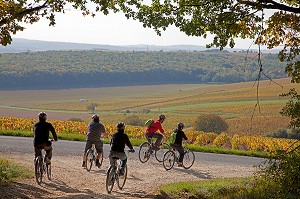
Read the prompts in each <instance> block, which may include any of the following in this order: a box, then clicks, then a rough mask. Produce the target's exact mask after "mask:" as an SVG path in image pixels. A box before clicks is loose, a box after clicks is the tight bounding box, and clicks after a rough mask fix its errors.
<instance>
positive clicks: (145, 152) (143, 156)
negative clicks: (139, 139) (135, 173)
mask: <svg viewBox="0 0 300 199" xmlns="http://www.w3.org/2000/svg"><path fill="white" fill-rule="evenodd" d="M150 155H151V149H150V144H149V143H148V142H144V143H142V144H141V145H140V150H139V159H140V161H141V162H142V163H145V162H147V161H148V160H149V158H150Z"/></svg>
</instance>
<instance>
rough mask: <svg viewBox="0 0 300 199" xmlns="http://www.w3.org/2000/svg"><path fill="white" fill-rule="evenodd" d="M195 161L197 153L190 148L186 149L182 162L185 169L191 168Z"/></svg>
mask: <svg viewBox="0 0 300 199" xmlns="http://www.w3.org/2000/svg"><path fill="white" fill-rule="evenodd" d="M194 162H195V154H194V152H193V151H190V150H186V151H185V152H184V157H183V162H182V164H183V165H182V166H183V168H185V169H189V168H191V166H193V164H194Z"/></svg>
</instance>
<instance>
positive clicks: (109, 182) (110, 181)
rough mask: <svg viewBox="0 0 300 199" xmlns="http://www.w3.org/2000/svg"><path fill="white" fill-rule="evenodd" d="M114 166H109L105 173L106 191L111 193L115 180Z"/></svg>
mask: <svg viewBox="0 0 300 199" xmlns="http://www.w3.org/2000/svg"><path fill="white" fill-rule="evenodd" d="M116 170H117V169H116V168H114V166H110V167H109V169H108V171H107V174H106V191H107V193H111V191H112V189H113V187H114V184H115V180H116Z"/></svg>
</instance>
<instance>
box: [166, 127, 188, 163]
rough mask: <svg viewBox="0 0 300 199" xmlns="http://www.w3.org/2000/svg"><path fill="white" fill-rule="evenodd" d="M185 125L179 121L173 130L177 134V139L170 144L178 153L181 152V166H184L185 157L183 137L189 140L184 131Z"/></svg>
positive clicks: (179, 161)
mask: <svg viewBox="0 0 300 199" xmlns="http://www.w3.org/2000/svg"><path fill="white" fill-rule="evenodd" d="M183 127H184V124H183V123H182V122H179V123H178V124H177V128H176V129H175V130H174V131H173V133H174V135H176V137H175V141H174V143H171V144H170V146H171V147H172V148H173V149H175V150H177V151H178V153H179V154H180V156H179V160H178V166H179V167H182V161H183V157H184V151H183V147H182V139H184V140H188V138H187V137H186V135H185V133H184V132H183V131H182V130H183Z"/></svg>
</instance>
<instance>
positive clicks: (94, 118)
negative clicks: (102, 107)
mask: <svg viewBox="0 0 300 199" xmlns="http://www.w3.org/2000/svg"><path fill="white" fill-rule="evenodd" d="M92 120H93V121H94V122H99V121H100V118H99V116H98V115H96V114H95V115H93V116H92Z"/></svg>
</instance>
